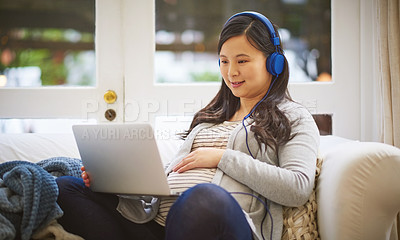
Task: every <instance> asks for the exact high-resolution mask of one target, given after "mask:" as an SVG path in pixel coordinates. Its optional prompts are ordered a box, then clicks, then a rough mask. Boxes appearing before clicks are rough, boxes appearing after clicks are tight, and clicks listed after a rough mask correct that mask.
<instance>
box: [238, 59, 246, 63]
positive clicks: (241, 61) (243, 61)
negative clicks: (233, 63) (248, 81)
mask: <svg viewBox="0 0 400 240" xmlns="http://www.w3.org/2000/svg"><path fill="white" fill-rule="evenodd" d="M246 62H247V60H240V61H238V63H246Z"/></svg>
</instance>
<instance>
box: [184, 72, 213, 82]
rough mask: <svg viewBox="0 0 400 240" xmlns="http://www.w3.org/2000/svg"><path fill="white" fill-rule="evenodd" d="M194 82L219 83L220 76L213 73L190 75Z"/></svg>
mask: <svg viewBox="0 0 400 240" xmlns="http://www.w3.org/2000/svg"><path fill="white" fill-rule="evenodd" d="M190 76H191V77H192V79H193V81H194V82H220V81H221V75H220V74H219V73H214V72H202V73H191V74H190Z"/></svg>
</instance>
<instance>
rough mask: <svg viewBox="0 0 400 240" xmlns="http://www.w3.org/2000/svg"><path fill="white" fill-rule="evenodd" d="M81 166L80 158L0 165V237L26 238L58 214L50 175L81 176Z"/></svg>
mask: <svg viewBox="0 0 400 240" xmlns="http://www.w3.org/2000/svg"><path fill="white" fill-rule="evenodd" d="M80 166H81V162H80V161H79V160H76V159H70V158H52V159H47V160H43V161H41V162H39V163H37V164H35V163H31V162H26V161H10V162H5V163H2V164H0V239H16V238H17V239H19V238H20V239H22V240H28V239H30V238H31V235H32V234H33V233H34V232H35V231H37V230H40V229H42V228H43V227H46V226H47V225H48V224H49V223H50V222H51V221H52V220H54V219H57V218H59V217H61V216H62V214H63V212H62V210H61V209H60V207H59V206H58V204H57V203H56V201H57V197H58V187H57V184H56V182H55V177H54V176H53V175H55V176H62V175H72V176H80V170H79V174H78V171H77V169H79V168H80ZM46 169H48V170H46ZM48 171H49V172H52V174H53V175H52V174H50V173H49V172H48Z"/></svg>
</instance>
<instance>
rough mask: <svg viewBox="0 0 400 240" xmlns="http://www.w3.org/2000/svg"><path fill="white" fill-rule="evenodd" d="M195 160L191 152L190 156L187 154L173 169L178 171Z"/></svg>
mask: <svg viewBox="0 0 400 240" xmlns="http://www.w3.org/2000/svg"><path fill="white" fill-rule="evenodd" d="M191 162H193V158H192V157H191V156H190V154H189V155H188V156H186V157H185V158H184V159H182V161H181V162H180V163H178V164H177V165H176V166H175V167H174V169H172V171H174V172H177V171H178V169H181V168H182V167H184V166H186V165H187V164H189V163H191Z"/></svg>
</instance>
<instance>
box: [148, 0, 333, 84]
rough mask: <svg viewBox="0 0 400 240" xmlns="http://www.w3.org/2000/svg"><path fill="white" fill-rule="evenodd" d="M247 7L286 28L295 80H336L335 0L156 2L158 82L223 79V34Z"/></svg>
mask: <svg viewBox="0 0 400 240" xmlns="http://www.w3.org/2000/svg"><path fill="white" fill-rule="evenodd" d="M247 10H250V11H257V12H260V13H262V14H264V15H266V16H267V17H268V18H270V19H271V20H272V21H273V22H274V23H275V24H277V25H278V26H279V27H280V35H281V38H282V42H283V48H284V50H285V55H286V57H287V59H288V61H289V67H290V72H291V76H290V82H312V81H331V3H330V0H322V1H318V0H308V1H307V0H274V1H271V0H269V1H266V0H253V1H241V0H230V1H214V0H203V1H195V0H186V1H178V0H156V54H155V73H156V74H155V75H156V77H155V78H156V82H157V83H188V82H210V81H211V82H219V81H220V79H221V77H220V74H219V68H218V64H217V62H218V55H217V43H218V37H219V33H220V31H221V28H222V26H223V24H224V23H225V21H226V20H227V19H228V18H229V17H230V16H231V15H233V14H234V13H237V12H242V11H247Z"/></svg>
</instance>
